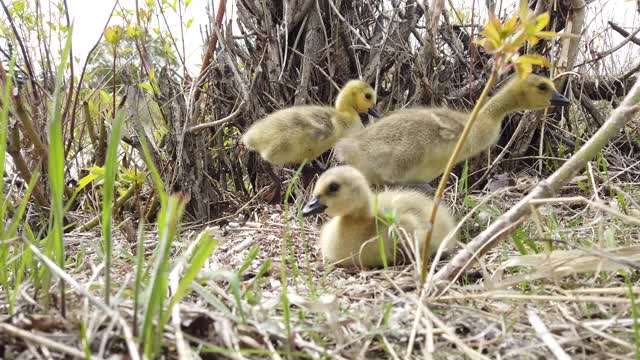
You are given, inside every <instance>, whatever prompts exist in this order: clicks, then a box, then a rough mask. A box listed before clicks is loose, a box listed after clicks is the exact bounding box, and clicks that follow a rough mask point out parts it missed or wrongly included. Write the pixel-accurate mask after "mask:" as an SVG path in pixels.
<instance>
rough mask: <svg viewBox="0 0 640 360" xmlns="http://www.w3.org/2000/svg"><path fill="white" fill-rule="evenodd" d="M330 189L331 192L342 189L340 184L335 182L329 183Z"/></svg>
mask: <svg viewBox="0 0 640 360" xmlns="http://www.w3.org/2000/svg"><path fill="white" fill-rule="evenodd" d="M328 189H329V192H330V193H334V192H336V191H338V190H339V189H340V184H338V183H334V182H332V183H329V187H328Z"/></svg>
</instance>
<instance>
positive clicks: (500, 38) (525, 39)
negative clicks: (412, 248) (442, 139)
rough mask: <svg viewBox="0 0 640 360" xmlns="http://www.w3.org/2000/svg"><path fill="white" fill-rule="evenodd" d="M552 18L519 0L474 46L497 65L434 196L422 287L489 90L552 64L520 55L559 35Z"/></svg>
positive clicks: (492, 22) (488, 26) (489, 25)
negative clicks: (441, 213) (441, 212)
mask: <svg viewBox="0 0 640 360" xmlns="http://www.w3.org/2000/svg"><path fill="white" fill-rule="evenodd" d="M549 19H550V16H549V14H548V13H544V14H541V15H538V16H535V14H534V13H533V12H532V11H530V10H529V7H528V4H527V1H526V0H521V1H520V11H519V12H518V14H514V15H513V16H511V17H509V18H508V19H506V20H505V21H504V22H501V21H500V19H498V18H497V17H496V16H495V15H491V18H490V19H489V22H488V23H487V24H486V25H485V26H484V29H483V31H482V32H481V33H480V35H481V37H480V39H477V40H475V41H474V43H476V44H478V45H481V46H482V47H484V49H485V51H486V52H487V53H489V54H492V55H493V58H494V63H493V67H492V69H491V73H490V75H489V79H488V80H487V84H486V85H485V87H484V89H483V90H482V94H481V95H480V98H479V99H478V101H477V102H476V105H475V106H474V107H473V110H472V112H471V115H470V117H469V121H467V124H466V125H465V127H464V129H463V130H462V134H461V135H460V138H459V139H458V143H457V144H456V147H455V149H454V150H453V153H452V154H451V157H450V158H449V161H448V162H447V167H446V168H445V170H444V173H443V174H442V177H441V178H440V183H439V184H438V189H437V190H436V193H435V197H434V204H433V209H432V211H431V218H430V219H429V225H428V228H427V234H426V238H425V244H424V247H423V249H422V269H421V273H420V280H421V282H422V284H424V283H425V280H426V278H427V269H428V268H429V247H430V245H431V238H432V235H433V224H434V223H435V219H436V215H437V213H438V207H439V205H440V201H441V200H442V194H443V193H444V189H445V186H446V185H447V182H448V180H449V176H450V174H451V170H452V169H453V167H454V165H455V164H456V159H457V158H458V156H459V154H460V151H461V150H462V147H463V145H464V143H465V141H466V139H467V136H468V135H469V132H470V131H471V128H472V127H473V124H474V123H475V121H476V118H477V117H478V113H479V112H480V109H481V108H482V106H483V105H484V103H485V101H486V99H487V96H488V95H489V90H490V89H491V88H492V87H493V85H494V84H495V82H496V80H497V79H498V77H499V76H500V75H501V74H503V73H505V72H507V71H509V70H511V69H512V68H515V70H516V72H517V73H518V76H520V78H522V79H524V78H525V77H527V75H529V74H530V73H531V72H532V71H533V65H540V66H547V67H548V66H549V61H548V60H547V59H546V58H545V57H543V56H542V55H538V54H525V55H522V54H520V49H521V48H522V46H524V45H525V43H529V44H531V45H535V44H537V43H538V42H539V41H540V39H543V38H545V39H552V38H554V37H556V36H558V34H557V33H555V32H551V31H543V30H544V28H545V27H546V26H547V25H548V24H549Z"/></svg>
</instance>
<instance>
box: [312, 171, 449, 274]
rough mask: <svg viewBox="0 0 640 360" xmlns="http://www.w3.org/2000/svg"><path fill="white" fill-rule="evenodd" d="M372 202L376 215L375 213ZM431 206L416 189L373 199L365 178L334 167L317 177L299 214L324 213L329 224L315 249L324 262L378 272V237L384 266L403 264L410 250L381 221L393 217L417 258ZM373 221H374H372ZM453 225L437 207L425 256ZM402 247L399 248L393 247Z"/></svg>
mask: <svg viewBox="0 0 640 360" xmlns="http://www.w3.org/2000/svg"><path fill="white" fill-rule="evenodd" d="M376 203H377V211H376V208H375V207H376ZM432 206H433V201H432V200H431V199H430V198H428V197H427V196H425V195H424V194H423V193H421V192H418V191H415V190H388V191H383V192H381V193H379V194H377V202H376V195H374V193H373V192H372V191H371V189H370V188H369V184H368V183H367V180H366V179H365V177H364V176H363V175H362V174H361V173H360V172H359V171H358V170H357V169H355V168H354V167H351V166H348V165H342V166H337V167H333V168H331V169H329V170H327V171H326V172H324V173H323V174H322V176H320V178H319V179H318V181H317V183H316V185H315V188H314V190H313V198H312V199H311V200H310V201H309V202H308V203H307V204H306V205H305V207H304V208H303V210H302V213H303V216H309V215H312V214H318V213H325V214H327V215H329V216H331V217H332V219H331V220H330V221H329V222H328V223H326V224H325V225H324V226H323V227H322V231H321V233H320V250H321V253H322V257H323V259H324V261H325V262H328V263H331V264H335V265H337V266H343V267H362V268H377V267H381V266H382V265H383V261H382V256H381V252H380V246H379V240H378V234H379V235H380V237H381V238H382V241H383V244H384V247H383V248H384V254H385V257H386V259H387V264H388V265H394V264H399V263H406V262H407V261H406V260H408V259H409V258H410V257H411V253H412V251H409V250H408V249H411V247H408V246H406V245H407V244H405V243H403V240H401V239H403V237H399V236H392V235H391V233H392V232H393V230H392V229H391V226H392V225H391V224H390V223H389V222H388V221H387V220H385V219H388V218H387V216H386V215H387V214H393V217H394V218H395V221H394V223H395V224H396V225H397V226H398V227H400V228H403V229H404V230H405V231H406V232H407V233H408V234H409V235H411V236H412V237H413V238H414V239H415V240H416V241H417V243H418V244H419V245H418V246H414V247H413V249H414V250H415V249H417V250H418V251H420V252H419V253H418V254H420V253H421V248H422V246H423V241H424V237H425V234H426V229H427V225H428V224H427V223H428V220H429V218H430V216H431V209H432ZM376 217H377V218H378V220H376ZM456 224H457V222H456V221H455V220H454V218H453V217H452V216H451V215H450V213H449V211H448V210H447V209H446V208H445V207H444V206H443V205H440V209H439V210H438V214H437V216H436V222H435V224H434V230H433V235H432V241H431V244H430V253H431V254H433V253H434V252H435V250H437V249H438V246H439V245H440V243H441V242H442V240H443V239H444V238H445V237H446V236H447V235H448V234H449V233H450V232H452V231H455V227H456ZM456 237H457V234H454V235H453V238H452V239H451V240H450V241H449V242H448V246H447V250H449V249H451V248H452V247H453V246H454V245H455V239H456ZM398 245H401V246H398Z"/></svg>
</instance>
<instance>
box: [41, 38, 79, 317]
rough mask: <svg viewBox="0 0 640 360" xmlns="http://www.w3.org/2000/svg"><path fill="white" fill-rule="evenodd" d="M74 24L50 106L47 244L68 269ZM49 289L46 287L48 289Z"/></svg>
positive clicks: (63, 308) (62, 295)
mask: <svg viewBox="0 0 640 360" xmlns="http://www.w3.org/2000/svg"><path fill="white" fill-rule="evenodd" d="M72 33H73V27H70V28H69V31H68V34H67V40H66V44H65V47H64V50H63V51H62V57H61V59H60V65H59V66H58V78H57V80H56V87H55V91H54V95H53V103H52V105H51V109H50V110H49V166H48V168H49V187H50V191H51V213H52V216H51V218H52V221H51V223H50V226H49V234H48V236H47V247H48V250H49V251H50V254H48V255H49V256H51V255H53V256H52V257H53V258H54V259H55V260H57V262H58V266H59V267H60V268H61V269H63V270H64V268H65V256H64V241H63V238H62V235H63V219H64V186H65V185H64V146H63V139H62V111H63V109H62V108H63V105H64V104H63V103H64V98H65V94H64V92H63V80H64V73H65V69H66V68H67V60H68V58H69V50H70V49H71V35H72ZM45 291H46V290H45ZM60 311H61V314H62V316H63V317H64V316H66V301H65V285H64V281H62V280H61V281H60Z"/></svg>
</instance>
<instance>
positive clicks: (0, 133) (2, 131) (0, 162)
mask: <svg viewBox="0 0 640 360" xmlns="http://www.w3.org/2000/svg"><path fill="white" fill-rule="evenodd" d="M15 66H16V57H15V54H14V55H13V56H11V63H10V64H9V72H8V73H7V83H6V86H5V87H4V94H3V96H2V105H3V107H2V112H1V113H0V190H2V191H3V192H2V194H4V164H5V161H6V156H7V131H8V127H9V104H10V103H11V90H12V88H13V69H14V68H15ZM1 211H2V212H0V221H3V222H4V206H3V207H2V210H1Z"/></svg>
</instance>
